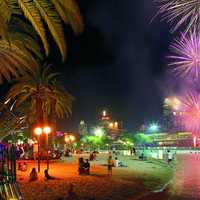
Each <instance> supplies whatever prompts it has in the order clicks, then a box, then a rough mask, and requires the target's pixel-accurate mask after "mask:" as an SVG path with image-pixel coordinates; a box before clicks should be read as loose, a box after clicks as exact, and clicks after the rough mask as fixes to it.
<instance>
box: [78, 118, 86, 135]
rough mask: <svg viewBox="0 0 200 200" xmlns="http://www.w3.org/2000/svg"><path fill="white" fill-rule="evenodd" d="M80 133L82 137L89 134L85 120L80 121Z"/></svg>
mask: <svg viewBox="0 0 200 200" xmlns="http://www.w3.org/2000/svg"><path fill="white" fill-rule="evenodd" d="M78 132H79V134H80V135H81V136H82V135H86V134H88V127H87V124H86V123H85V121H83V120H81V121H80V123H79V127H78Z"/></svg>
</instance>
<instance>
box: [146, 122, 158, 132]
mask: <svg viewBox="0 0 200 200" xmlns="http://www.w3.org/2000/svg"><path fill="white" fill-rule="evenodd" d="M148 130H149V131H150V132H158V131H159V125H158V124H156V123H152V124H150V126H149V129H148Z"/></svg>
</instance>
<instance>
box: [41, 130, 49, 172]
mask: <svg viewBox="0 0 200 200" xmlns="http://www.w3.org/2000/svg"><path fill="white" fill-rule="evenodd" d="M43 132H44V133H45V134H46V152H47V155H46V156H47V169H49V138H48V135H49V134H50V133H51V128H50V127H49V126H45V127H44V128H43Z"/></svg>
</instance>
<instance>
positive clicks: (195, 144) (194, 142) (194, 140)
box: [193, 136, 197, 147]
mask: <svg viewBox="0 0 200 200" xmlns="http://www.w3.org/2000/svg"><path fill="white" fill-rule="evenodd" d="M193 145H194V147H196V146H197V137H196V136H194V137H193Z"/></svg>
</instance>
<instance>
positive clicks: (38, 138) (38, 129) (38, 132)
mask: <svg viewBox="0 0 200 200" xmlns="http://www.w3.org/2000/svg"><path fill="white" fill-rule="evenodd" d="M34 133H35V135H36V136H37V141H38V173H39V172H40V135H41V134H42V129H41V128H40V127H37V128H35V130H34Z"/></svg>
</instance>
